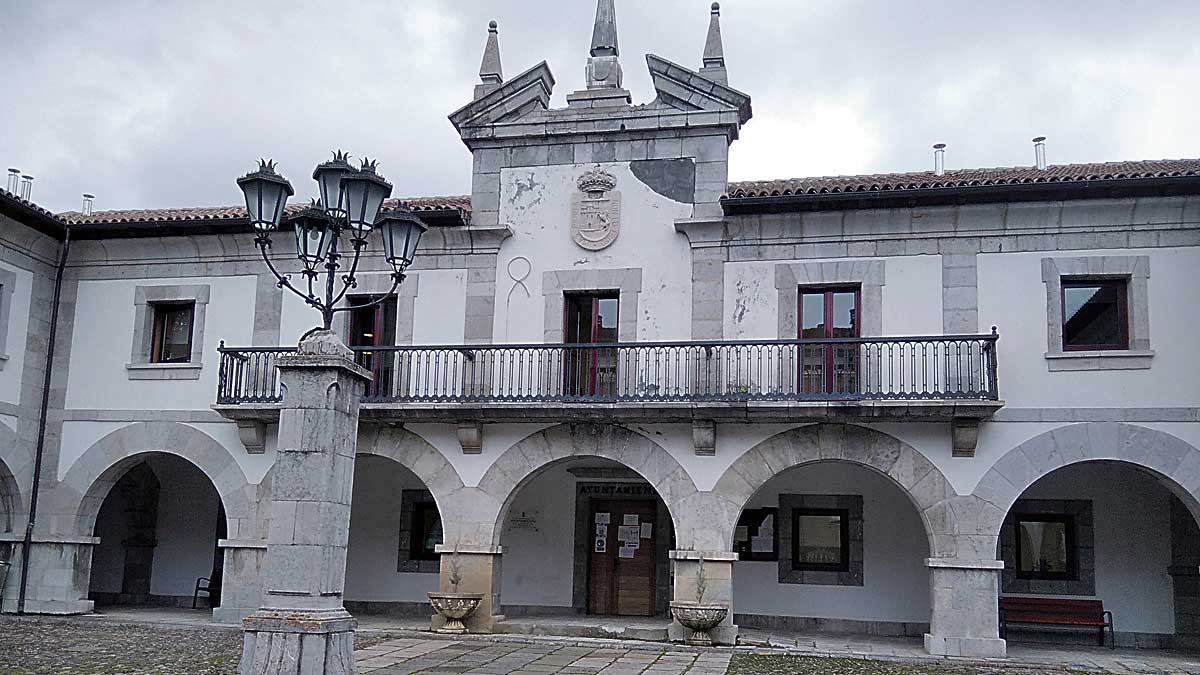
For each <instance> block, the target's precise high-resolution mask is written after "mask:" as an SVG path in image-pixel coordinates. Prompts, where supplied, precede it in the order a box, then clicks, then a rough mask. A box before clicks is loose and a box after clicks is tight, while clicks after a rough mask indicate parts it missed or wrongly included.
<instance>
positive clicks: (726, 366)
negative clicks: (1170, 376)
mask: <svg viewBox="0 0 1200 675" xmlns="http://www.w3.org/2000/svg"><path fill="white" fill-rule="evenodd" d="M998 339H999V336H998V335H997V334H996V333H995V331H994V330H993V332H992V334H990V335H950V336H932V337H886V338H884V337H881V338H834V339H820V340H771V341H733V342H637V343H622V344H606V345H595V344H523V345H470V346H422V347H415V346H412V347H410V346H405V347H371V348H355V349H354V352H355V358H356V360H357V361H358V363H359V365H362V366H363V367H365V368H367V369H368V370H370V371H371V372H372V374H373V375H374V376H375V379H374V381H373V382H372V383H371V384H370V385H369V386H368V389H367V395H366V399H365V402H367V403H402V404H403V403H450V402H461V403H489V402H495V403H499V402H595V403H618V402H688V401H695V402H718V401H856V400H943V399H944V400H993V401H994V400H998V399H999V394H998V392H997V387H996V341H997V340H998ZM294 351H295V349H289V348H282V347H271V348H261V347H255V348H226V347H225V346H224V345H223V344H222V346H221V350H220V352H221V369H220V382H219V384H218V391H217V403H218V404H223V405H237V404H272V403H279V402H280V401H281V400H282V394H281V392H280V387H279V378H278V375H277V374H276V370H275V367H276V363H277V359H278V357H279V356H281V355H284V354H288V353H291V352H294Z"/></svg>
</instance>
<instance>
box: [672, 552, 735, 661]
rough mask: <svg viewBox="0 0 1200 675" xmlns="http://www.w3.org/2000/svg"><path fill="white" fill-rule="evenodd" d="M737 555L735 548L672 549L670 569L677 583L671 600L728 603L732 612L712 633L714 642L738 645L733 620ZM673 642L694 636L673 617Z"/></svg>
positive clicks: (727, 605)
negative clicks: (709, 549) (734, 575)
mask: <svg viewBox="0 0 1200 675" xmlns="http://www.w3.org/2000/svg"><path fill="white" fill-rule="evenodd" d="M737 557H738V555H737V554H736V553H734V552H732V551H671V571H672V576H674V578H675V585H674V587H673V588H672V589H671V598H672V600H678V601H680V602H703V603H705V604H714V605H725V606H726V607H728V608H729V613H728V614H726V615H725V620H724V621H722V622H721V624H720V625H719V626H717V627H716V628H714V629H712V631H710V632H709V637H711V638H712V641H713V643H714V644H719V645H733V644H737V635H738V627H737V625H736V624H734V622H733V563H734V562H735V561H736V560H737ZM701 563H703V565H704V567H703V575H704V594H703V598H701V594H700V593H699V586H700V571H701V567H700V565H701ZM667 634H668V636H669V637H670V639H671V642H683V641H685V640H687V639H688V637H689V636H690V635H691V631H689V630H688V629H687V628H684V627H683V626H682V625H681V624H680V623H679V622H678V621H676V620H675V619H674V618H672V619H671V626H670V627H669V628H668V629H667Z"/></svg>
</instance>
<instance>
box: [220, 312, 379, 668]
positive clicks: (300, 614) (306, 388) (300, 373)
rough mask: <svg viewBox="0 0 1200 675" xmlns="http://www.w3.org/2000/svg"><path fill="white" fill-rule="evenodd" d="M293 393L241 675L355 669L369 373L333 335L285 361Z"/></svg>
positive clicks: (283, 416)
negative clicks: (348, 586)
mask: <svg viewBox="0 0 1200 675" xmlns="http://www.w3.org/2000/svg"><path fill="white" fill-rule="evenodd" d="M279 378H280V382H282V384H283V387H284V396H283V405H282V408H281V410H280V414H279V447H278V451H277V453H278V454H277V457H276V459H275V475H274V477H273V479H272V481H273V482H272V495H271V497H272V499H271V529H270V533H269V535H268V538H267V551H266V560H265V564H264V573H263V575H262V586H263V594H262V603H261V608H260V609H259V610H258V611H257V612H255V613H254V614H252V615H250V616H249V617H247V618H246V619H245V621H243V624H242V625H243V626H244V628H245V631H246V632H245V644H244V648H243V651H242V662H241V667H240V668H239V669H238V673H239V675H345V674H348V673H353V672H354V628H355V625H356V622H355V620H354V618H353V617H352V616H350V614H349V613H348V612H347V611H346V610H345V608H344V607H343V606H342V596H343V591H344V590H345V583H346V544H347V538H348V536H349V532H350V498H351V494H352V491H353V484H354V452H355V445H356V442H357V438H358V410H359V402H360V400H361V399H362V396H363V392H364V390H365V385H366V383H367V382H368V381H370V379H371V375H370V373H369V372H368V371H366V370H365V369H363V368H360V367H359V366H357V365H355V363H354V361H353V353H352V352H351V351H350V350H349V349H348V348H347V347H346V346H345V345H343V344H342V343H341V341H340V340H338V338H337V336H336V335H334V334H333V333H332V332H330V331H318V332H315V333H313V334H311V335H310V336H308V337H306V338H305V339H304V340H303V341H301V342H300V349H299V351H298V352H297V353H296V354H294V355H290V356H286V357H283V358H281V359H280V360H279Z"/></svg>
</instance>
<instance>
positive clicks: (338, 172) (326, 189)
mask: <svg viewBox="0 0 1200 675" xmlns="http://www.w3.org/2000/svg"><path fill="white" fill-rule="evenodd" d="M349 159H350V155H348V154H346V153H344V152H342V151H341V150H338V151H335V152H334V153H333V159H331V160H330V161H328V162H325V163H324V164H318V165H317V168H316V170H314V171H313V180H315V181H317V187H318V188H319V189H320V192H321V203H322V204H324V205H325V211H326V213H328V214H329V215H330V216H332V217H333V218H345V217H346V192H345V186H344V185H342V179H343V178H345V177H346V176H349V175H350V174H352V173H354V167H352V166H350V162H349V161H348V160H349Z"/></svg>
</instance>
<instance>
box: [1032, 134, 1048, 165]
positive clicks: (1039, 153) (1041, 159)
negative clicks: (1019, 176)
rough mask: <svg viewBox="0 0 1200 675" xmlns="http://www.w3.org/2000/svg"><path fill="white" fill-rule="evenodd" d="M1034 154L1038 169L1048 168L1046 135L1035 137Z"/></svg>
mask: <svg viewBox="0 0 1200 675" xmlns="http://www.w3.org/2000/svg"><path fill="white" fill-rule="evenodd" d="M1033 154H1034V157H1035V158H1036V159H1037V168H1038V171H1045V170H1046V137H1045V136H1038V137H1037V138H1035V139H1033Z"/></svg>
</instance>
